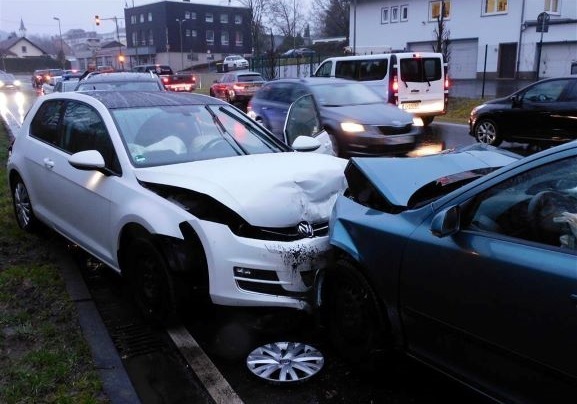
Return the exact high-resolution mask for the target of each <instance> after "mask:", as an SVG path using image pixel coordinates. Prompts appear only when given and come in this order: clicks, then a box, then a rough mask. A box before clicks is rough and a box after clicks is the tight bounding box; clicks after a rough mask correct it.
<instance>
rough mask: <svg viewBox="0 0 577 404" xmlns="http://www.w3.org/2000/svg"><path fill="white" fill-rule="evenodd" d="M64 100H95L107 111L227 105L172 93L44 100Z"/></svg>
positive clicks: (120, 93)
mask: <svg viewBox="0 0 577 404" xmlns="http://www.w3.org/2000/svg"><path fill="white" fill-rule="evenodd" d="M52 98H66V99H75V100H81V101H89V100H90V99H96V100H98V101H99V102H100V103H102V104H103V105H104V106H105V107H106V108H108V109H120V108H141V107H152V106H179V105H207V104H212V105H215V104H216V105H228V104H227V103H226V102H224V101H221V100H219V99H217V98H214V97H209V96H208V95H203V94H195V93H184V92H182V93H181V92H172V91H108V90H96V91H92V90H91V91H83V92H76V91H75V92H65V93H56V94H50V95H48V96H46V98H44V99H47V100H48V99H52Z"/></svg>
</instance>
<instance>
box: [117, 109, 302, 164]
mask: <svg viewBox="0 0 577 404" xmlns="http://www.w3.org/2000/svg"><path fill="white" fill-rule="evenodd" d="M112 115H113V117H114V120H115V121H116V125H117V127H118V130H119V132H120V134H121V137H122V140H123V142H124V145H125V148H126V150H127V152H128V155H129V156H130V159H131V161H132V164H133V165H134V166H135V167H150V166H158V165H167V164H178V163H186V162H192V161H199V160H208V159H214V158H221V157H232V156H239V155H246V154H262V153H278V152H285V151H291V149H290V148H289V147H288V146H286V145H285V144H284V143H281V142H280V141H278V140H276V139H275V138H274V136H272V135H271V134H269V133H268V132H266V131H264V130H263V129H261V128H260V127H259V126H258V125H256V124H255V123H254V122H253V121H252V120H251V119H250V118H248V117H247V116H246V115H245V114H243V113H242V112H241V111H239V110H237V109H235V108H233V107H230V106H224V105H211V106H207V105H179V106H169V107H166V106H162V107H161V106H153V107H143V108H122V109H116V110H113V111H112Z"/></svg>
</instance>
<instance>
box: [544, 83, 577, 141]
mask: <svg viewBox="0 0 577 404" xmlns="http://www.w3.org/2000/svg"><path fill="white" fill-rule="evenodd" d="M563 81H564V82H565V83H566V84H565V86H564V88H563V91H562V93H561V94H560V96H559V97H558V98H557V99H556V100H555V101H553V102H551V103H550V111H549V115H548V116H547V121H546V122H544V124H545V126H544V127H543V128H541V130H540V132H541V133H540V136H541V137H542V138H543V139H546V140H551V139H555V140H556V141H569V140H573V139H577V80H575V79H568V80H563Z"/></svg>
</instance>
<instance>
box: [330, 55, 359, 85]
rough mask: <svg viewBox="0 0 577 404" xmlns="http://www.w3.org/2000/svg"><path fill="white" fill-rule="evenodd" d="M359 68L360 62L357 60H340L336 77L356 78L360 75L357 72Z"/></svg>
mask: <svg viewBox="0 0 577 404" xmlns="http://www.w3.org/2000/svg"><path fill="white" fill-rule="evenodd" d="M357 68H358V62H357V61H355V60H340V61H338V62H337V65H336V66H335V77H340V78H343V79H349V80H356V79H357V77H358V76H359V75H358V73H357Z"/></svg>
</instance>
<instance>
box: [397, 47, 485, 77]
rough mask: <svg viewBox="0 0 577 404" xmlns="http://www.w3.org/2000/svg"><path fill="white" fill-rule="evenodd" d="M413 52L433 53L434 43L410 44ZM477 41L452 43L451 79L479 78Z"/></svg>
mask: <svg viewBox="0 0 577 404" xmlns="http://www.w3.org/2000/svg"><path fill="white" fill-rule="evenodd" d="M409 49H410V50H411V51H417V52H432V49H433V48H432V42H414V43H410V44H409ZM477 49H478V42H477V40H465V41H459V40H454V41H451V45H450V52H451V60H450V61H449V77H450V78H452V79H475V78H477Z"/></svg>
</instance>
